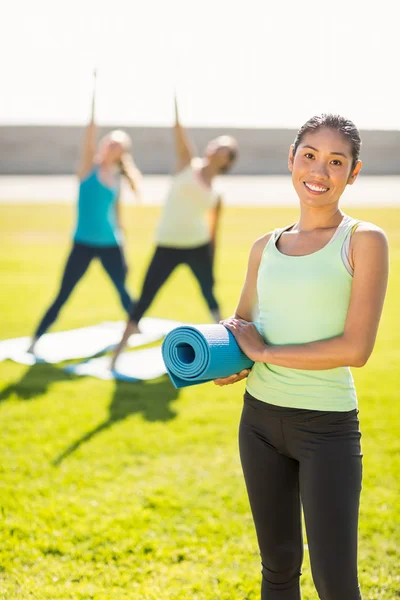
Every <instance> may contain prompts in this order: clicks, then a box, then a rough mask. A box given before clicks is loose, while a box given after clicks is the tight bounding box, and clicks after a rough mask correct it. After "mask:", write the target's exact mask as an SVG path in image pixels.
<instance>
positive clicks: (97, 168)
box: [81, 165, 118, 192]
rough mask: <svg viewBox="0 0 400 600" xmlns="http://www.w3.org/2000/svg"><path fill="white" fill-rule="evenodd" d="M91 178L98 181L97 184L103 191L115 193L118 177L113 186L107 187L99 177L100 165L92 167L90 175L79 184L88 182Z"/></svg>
mask: <svg viewBox="0 0 400 600" xmlns="http://www.w3.org/2000/svg"><path fill="white" fill-rule="evenodd" d="M93 176H95V177H96V180H97V181H98V183H99V184H100V185H101V186H102V187H103V188H104V189H105V190H107V191H109V192H115V191H116V190H117V189H118V177H116V179H115V183H114V185H108V184H107V183H105V181H103V180H102V178H101V176H100V165H94V167H93V169H92V170H91V171H90V173H89V174H88V175H87V176H86V177H85V178H84V179H82V181H81V183H84V182H85V181H88V180H89V179H90V178H91V177H93Z"/></svg>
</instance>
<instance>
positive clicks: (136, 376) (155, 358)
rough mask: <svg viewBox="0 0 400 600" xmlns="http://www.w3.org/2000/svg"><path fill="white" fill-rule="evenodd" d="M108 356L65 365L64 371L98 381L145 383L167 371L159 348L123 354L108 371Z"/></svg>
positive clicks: (109, 359)
mask: <svg viewBox="0 0 400 600" xmlns="http://www.w3.org/2000/svg"><path fill="white" fill-rule="evenodd" d="M110 361H111V358H110V356H101V357H99V358H91V359H90V360H88V361H86V362H83V363H79V364H75V365H67V366H66V367H64V371H66V372H67V373H73V374H75V375H89V376H91V377H97V378H98V379H120V380H122V381H146V380H149V379H157V377H161V375H165V374H166V372H167V369H166V368H165V365H164V361H163V358H162V355H161V347H159V346H158V347H157V348H146V349H145V350H135V351H134V352H123V353H122V354H121V355H120V356H119V357H118V361H117V364H116V366H115V369H114V370H113V371H111V370H110Z"/></svg>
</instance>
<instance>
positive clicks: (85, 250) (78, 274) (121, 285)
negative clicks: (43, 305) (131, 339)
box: [35, 242, 133, 337]
mask: <svg viewBox="0 0 400 600" xmlns="http://www.w3.org/2000/svg"><path fill="white" fill-rule="evenodd" d="M96 257H97V258H99V259H100V261H101V264H102V265H103V267H104V269H105V271H106V272H107V274H108V275H109V277H110V279H111V281H112V282H113V284H114V285H115V287H116V289H117V292H118V294H119V297H120V300H121V303H122V306H123V307H124V309H125V310H126V312H127V313H128V314H129V313H130V312H131V310H132V305H133V303H132V299H131V297H130V295H129V293H128V291H127V289H126V287H125V279H126V273H127V268H126V263H125V260H124V255H123V253H122V250H121V248H120V246H88V245H86V244H79V243H77V242H75V243H74V245H73V246H72V250H71V253H70V255H69V257H68V260H67V263H66V265H65V269H64V274H63V277H62V280H61V286H60V290H59V292H58V294H57V297H56V299H55V300H54V302H53V304H52V305H51V306H50V308H49V309H48V310H47V312H46V314H45V315H44V317H43V319H42V320H41V322H40V324H39V326H38V328H37V330H36V333H35V337H40V336H41V335H43V334H44V333H45V331H47V329H48V328H49V327H50V325H51V324H52V323H54V321H55V320H56V318H57V316H58V313H59V312H60V309H61V308H62V306H63V305H64V304H65V302H66V301H67V300H68V298H69V296H70V295H71V293H72V291H73V289H74V288H75V286H76V284H77V283H78V281H79V280H80V279H81V278H82V276H83V275H84V274H85V272H86V271H87V268H88V266H89V264H90V263H91V261H92V260H93V259H94V258H96Z"/></svg>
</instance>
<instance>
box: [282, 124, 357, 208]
mask: <svg viewBox="0 0 400 600" xmlns="http://www.w3.org/2000/svg"><path fill="white" fill-rule="evenodd" d="M352 164H353V155H352V147H351V143H350V142H349V141H348V140H347V139H346V138H345V137H344V135H343V134H341V133H340V132H339V131H336V130H334V129H330V128H328V127H320V128H319V129H317V130H316V131H314V132H310V133H306V134H305V135H304V137H303V139H302V140H301V142H300V144H299V146H298V148H297V150H296V153H295V155H294V156H293V147H291V148H290V152H289V171H291V173H292V181H293V185H294V188H295V190H296V192H297V195H298V196H299V199H300V203H301V204H305V205H308V206H313V207H323V206H328V205H334V204H337V203H338V201H339V198H340V196H341V195H342V194H343V192H344V190H345V188H346V185H348V184H349V185H351V184H353V183H354V181H355V180H356V177H357V175H358V173H359V171H360V169H361V166H362V163H361V161H358V162H357V164H356V165H355V167H354V168H353V169H352Z"/></svg>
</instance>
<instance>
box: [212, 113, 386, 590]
mask: <svg viewBox="0 0 400 600" xmlns="http://www.w3.org/2000/svg"><path fill="white" fill-rule="evenodd" d="M360 147H361V140H360V136H359V132H358V130H357V128H356V127H355V125H354V124H353V123H352V122H351V121H349V120H347V119H344V118H343V117H340V116H336V115H321V116H319V117H313V118H312V119H310V120H309V121H308V122H307V123H306V124H305V125H304V126H303V127H302V128H301V129H300V130H299V132H298V134H297V137H296V140H295V142H294V144H293V146H292V147H291V148H290V154H289V170H290V171H291V173H292V181H293V185H294V188H295V190H296V192H297V195H298V197H299V200H300V217H299V220H298V221H297V223H295V224H293V225H290V226H288V227H285V228H283V229H277V230H275V231H273V232H271V233H268V234H267V235H265V236H263V237H262V238H260V239H258V240H257V241H256V242H255V243H254V244H253V247H252V249H251V252H250V258H249V264H248V271H247V276H246V280H245V284H244V287H243V290H242V294H241V298H240V300H239V304H238V307H237V309H236V312H235V315H234V317H232V318H231V319H228V320H227V321H224V325H225V326H226V327H227V328H228V329H229V330H230V331H231V332H232V333H233V335H234V336H235V338H236V340H237V341H238V343H239V345H240V347H241V348H242V350H243V351H244V352H245V353H246V354H247V355H248V356H249V357H250V358H251V359H253V360H254V361H255V364H254V367H253V369H252V370H251V372H249V371H243V372H242V373H239V374H237V375H234V376H232V377H228V378H226V379H222V380H217V381H216V383H217V384H218V385H226V384H230V383H235V382H236V381H240V379H243V378H244V377H246V376H248V380H247V386H246V393H245V398H244V408H243V413H242V419H241V424H240V432H239V442H240V455H241V461H242V466H243V472H244V476H245V481H246V486H247V491H248V495H249V500H250V505H251V509H252V513H253V518H254V523H255V527H256V532H257V537H258V542H259V547H260V553H261V559H262V587H261V597H262V600H299V598H300V585H299V581H300V570H301V564H302V558H303V542H302V528H301V505H302V507H303V512H304V518H305V525H306V530H307V538H308V547H309V552H310V561H311V568H312V574H313V579H314V583H315V586H316V589H317V592H318V594H319V598H320V599H321V600H360V599H361V592H360V588H359V584H358V576H357V534H358V511H359V500H360V491H361V475H362V465H361V448H360V435H361V434H360V431H359V424H358V417H357V413H358V410H357V397H356V392H355V388H354V383H353V378H352V376H351V373H350V368H349V367H361V366H363V365H364V364H365V363H366V362H367V360H368V358H369V356H370V354H371V352H372V349H373V346H374V343H375V337H376V334H377V330H378V324H379V320H380V316H381V311H382V307H383V302H384V297H385V292H386V285H387V277H388V247H387V241H386V236H385V234H384V232H383V231H382V230H381V229H379V228H378V227H376V226H375V225H372V224H371V223H364V222H359V221H357V220H355V219H351V218H350V217H347V216H346V215H344V214H343V212H342V211H341V210H340V208H339V200H340V197H341V195H342V193H343V191H344V189H345V188H346V186H347V185H352V184H353V183H354V182H355V180H356V178H357V176H358V174H359V172H360V169H361V161H360V160H359V152H360ZM255 307H257V309H258V315H259V316H258V321H259V329H260V333H259V332H258V331H257V329H256V328H255V326H254V325H253V324H252V323H251V321H252V320H253V315H254V309H255Z"/></svg>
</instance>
